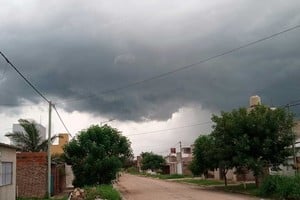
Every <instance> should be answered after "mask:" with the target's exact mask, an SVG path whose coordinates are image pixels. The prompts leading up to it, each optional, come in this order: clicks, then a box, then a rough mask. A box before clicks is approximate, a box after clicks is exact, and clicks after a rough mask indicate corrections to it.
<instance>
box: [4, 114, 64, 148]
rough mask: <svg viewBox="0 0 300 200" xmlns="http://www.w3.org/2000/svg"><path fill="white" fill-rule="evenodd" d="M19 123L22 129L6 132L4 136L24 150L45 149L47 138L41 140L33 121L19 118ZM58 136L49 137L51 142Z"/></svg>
mask: <svg viewBox="0 0 300 200" xmlns="http://www.w3.org/2000/svg"><path fill="white" fill-rule="evenodd" d="M18 121H19V124H20V125H21V126H22V127H23V129H24V132H23V131H18V132H13V133H8V134H6V135H5V136H6V137H8V138H10V139H11V140H12V142H13V143H14V145H15V146H17V147H19V148H20V149H21V151H25V152H40V151H47V149H48V140H42V138H41V136H40V135H39V130H38V129H37V127H36V122H35V121H29V120H26V119H19V120H18ZM57 137H58V136H53V137H51V142H53V140H54V139H55V138H57Z"/></svg>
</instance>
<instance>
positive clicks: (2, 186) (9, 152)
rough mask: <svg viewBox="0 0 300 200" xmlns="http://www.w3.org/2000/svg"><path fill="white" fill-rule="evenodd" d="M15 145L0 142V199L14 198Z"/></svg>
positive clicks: (10, 199)
mask: <svg viewBox="0 0 300 200" xmlns="http://www.w3.org/2000/svg"><path fill="white" fill-rule="evenodd" d="M16 149H17V148H16V147H14V146H11V145H7V144H3V143H0V199H3V200H4V199H5V200H15V199H16Z"/></svg>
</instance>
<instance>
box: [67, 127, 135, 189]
mask: <svg viewBox="0 0 300 200" xmlns="http://www.w3.org/2000/svg"><path fill="white" fill-rule="evenodd" d="M64 155H65V160H66V162H67V163H68V164H71V165H72V169H73V172H74V175H75V180H74V182H73V184H74V186H76V187H77V186H79V187H80V186H84V185H95V184H109V183H111V181H112V180H113V179H115V178H116V173H117V172H118V171H119V170H120V168H121V167H122V165H123V163H125V162H126V161H127V160H128V159H131V158H132V157H133V155H132V150H131V147H130V142H129V140H128V139H127V138H126V137H125V136H122V135H121V134H120V132H119V131H118V130H117V129H115V128H112V127H110V126H108V125H104V126H101V127H100V126H98V125H93V126H90V127H89V128H88V129H87V130H82V131H81V132H80V133H79V135H78V136H77V137H76V138H73V139H72V140H71V141H70V142H69V144H67V145H66V146H65V147H64Z"/></svg>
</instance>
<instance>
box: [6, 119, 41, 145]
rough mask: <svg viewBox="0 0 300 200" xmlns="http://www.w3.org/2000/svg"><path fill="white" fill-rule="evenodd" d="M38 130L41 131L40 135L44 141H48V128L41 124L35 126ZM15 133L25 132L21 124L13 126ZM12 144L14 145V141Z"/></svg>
mask: <svg viewBox="0 0 300 200" xmlns="http://www.w3.org/2000/svg"><path fill="white" fill-rule="evenodd" d="M35 125H36V128H37V130H38V131H39V135H40V136H41V139H42V140H45V139H46V128H45V127H44V126H43V125H41V124H35ZM12 131H13V132H25V130H24V128H23V127H22V126H21V125H20V124H13V128H12ZM11 144H14V143H13V141H11Z"/></svg>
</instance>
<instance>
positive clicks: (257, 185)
mask: <svg viewBox="0 0 300 200" xmlns="http://www.w3.org/2000/svg"><path fill="white" fill-rule="evenodd" d="M255 186H256V187H257V188H258V187H259V177H258V175H256V176H255Z"/></svg>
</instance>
